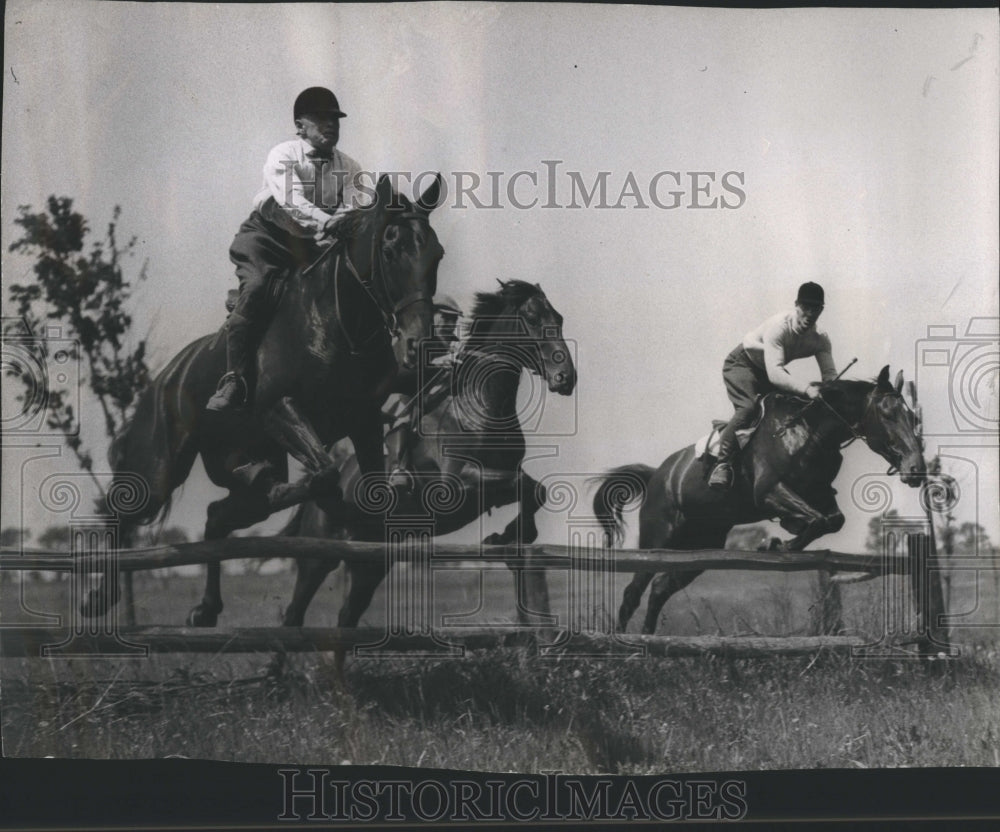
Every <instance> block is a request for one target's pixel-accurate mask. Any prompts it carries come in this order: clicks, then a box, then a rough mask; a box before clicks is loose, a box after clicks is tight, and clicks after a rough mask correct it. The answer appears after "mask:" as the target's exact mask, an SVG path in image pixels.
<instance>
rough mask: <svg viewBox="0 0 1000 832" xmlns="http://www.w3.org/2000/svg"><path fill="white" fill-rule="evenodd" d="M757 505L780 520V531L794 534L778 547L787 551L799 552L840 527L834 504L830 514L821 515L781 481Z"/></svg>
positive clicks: (839, 517) (839, 513) (841, 525)
mask: <svg viewBox="0 0 1000 832" xmlns="http://www.w3.org/2000/svg"><path fill="white" fill-rule="evenodd" d="M761 505H763V506H764V508H766V509H768V510H769V511H772V512H774V513H775V514H777V515H778V516H779V517H780V518H781V525H782V527H783V528H786V529H791V530H795V531H797V534H796V536H795V537H793V538H792V539H791V540H789V541H788V542H787V543H785V544H784V546H783V547H782V548H783V549H784V550H785V551H788V552H798V551H801V550H802V549H804V548H805V547H806V546H808V545H809V544H810V543H812V542H813V541H814V540H816V539H817V538H820V537H822V536H823V535H825V534H830V533H832V532H836V531H838V530H839V529H841V528H842V527H843V525H844V515H843V514H841V512H840V511H839V510H838V509H837V508H836V504H834V511H832V512H830V513H824V512H823V511H822V510H820V509H817V508H815V507H813V506H812V505H810V504H809V503H808V502H807V501H806V500H805V499H804V498H803V497H800V496H799V495H798V494H796V493H795V492H794V491H792V489H791V488H789V487H788V486H787V485H785V484H784V483H782V482H779V483H778V484H777V485H775V486H774V487H773V488H771V490H770V491H769V492H768V493H767V495H766V496H765V497H764V498H763V500H761Z"/></svg>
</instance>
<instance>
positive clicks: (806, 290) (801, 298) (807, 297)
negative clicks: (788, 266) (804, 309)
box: [795, 282, 824, 306]
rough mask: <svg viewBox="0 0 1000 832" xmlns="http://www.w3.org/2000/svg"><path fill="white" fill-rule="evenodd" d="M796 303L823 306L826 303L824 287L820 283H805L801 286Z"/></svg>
mask: <svg viewBox="0 0 1000 832" xmlns="http://www.w3.org/2000/svg"><path fill="white" fill-rule="evenodd" d="M795 302H796V303H808V304H811V305H813V306H822V305H823V302H824V298H823V287H822V286H820V285H819V284H818V283H811V282H810V283H803V284H802V285H801V286H799V294H798V297H796V298H795Z"/></svg>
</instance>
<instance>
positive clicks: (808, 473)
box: [594, 366, 926, 633]
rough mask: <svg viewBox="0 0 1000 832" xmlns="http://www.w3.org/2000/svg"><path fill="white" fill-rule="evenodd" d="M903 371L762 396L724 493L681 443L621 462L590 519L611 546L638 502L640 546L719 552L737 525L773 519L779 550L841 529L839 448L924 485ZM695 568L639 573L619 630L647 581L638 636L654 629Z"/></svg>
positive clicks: (703, 461) (605, 480) (703, 462)
mask: <svg viewBox="0 0 1000 832" xmlns="http://www.w3.org/2000/svg"><path fill="white" fill-rule="evenodd" d="M902 384H903V373H902V371H900V372H899V374H898V375H897V376H896V381H895V385H893V384H891V383H890V382H889V367H888V366H886V367H884V368H883V369H882V371H881V373H879V375H878V379H877V380H876V382H875V383H871V382H867V381H844V380H836V381H831V382H827V383H825V384H823V385H822V386H821V388H820V389H821V396H820V398H818V399H815V400H812V401H810V402H806V401H804V400H803V399H800V398H798V397H794V396H789V395H786V394H782V393H769V394H768V395H766V396H764V397H763V399H762V402H761V407H762V410H763V415H762V416H761V417H760V422H759V424H758V426H757V428H756V430H755V431H754V433H753V435H752V437H751V438H750V439H749V442H748V444H747V445H746V447H744V448H743V450H742V452H741V453H740V457H739V462H738V465H737V466H736V467H737V469H738V470H737V481H736V483H735V484H734V487H733V489H732V490H731V491H730V492H719V491H715V490H713V489H710V488H709V487H708V476H709V474H710V472H711V470H712V465H713V463H714V459H709V458H706V457H705V455H701V456H698V455H696V451H695V446H694V445H688V446H687V447H686V448H683V449H682V450H680V451H677V452H676V453H674V454H672V455H671V456H669V457H667V459H666V460H665V461H664V462H663V464H662V465H661V466H660V467H659V468H657V469H656V470H654V469H653V468H652V467H650V466H648V465H642V464H636V465H625V466H622V467H620V468H615V469H614V470H612V471H609V472H608V473H607V474H605V475H604V476H603V477H601V478H599V479H600V483H601V484H600V486H599V487H598V489H597V492H596V493H595V495H594V513H595V515H597V517H598V519H599V521H600V523H601V525H602V526H603V527H604V531H605V535H606V538H607V541H608V545H612V544H613V543H614V542H616V541H617V542H619V543H620V542H621V540H622V538H623V536H624V519H623V516H622V510H623V508H624V507H625V506H626V505H628V504H629V503H630V502H633V501H634V500H637V499H639V498H640V497H641V498H642V504H641V507H640V510H639V548H640V549H663V548H674V549H719V548H722V547H723V546H724V545H725V540H726V535H727V533H728V532H729V530H730V529H731V528H732V527H733V526H736V525H740V524H743V523H752V522H756V521H759V520H767V519H778V520H779V521H780V523H781V526H782V528H784V529H785V530H786V531H789V532H791V533H792V534H794V535H795V537H793V538H792V539H791V540H789V541H787V542H786V543H784V544H783V545H782V547H781V548H783V549H785V550H786V551H799V550H801V549H804V548H805V547H806V546H807V545H808V544H809V543H811V542H812V541H814V540H816V539H817V538H819V537H821V536H822V535H824V534H829V533H831V532H836V531H838V530H839V529H840V528H841V527H842V526H843V524H844V515H843V514H841V512H840V509H839V508H838V507H837V501H836V497H835V493H836V492H835V491H834V489H833V487H832V483H833V481H834V479H835V477H836V476H837V472H838V471H839V470H840V465H841V462H842V457H841V453H840V451H841V448H842V447H843V446H844V444H845V443H850V442H852V441H853V440H855V439H862V440H863V441H864V442H865V444H867V445H868V447H869V448H871V449H872V450H873V451H875V453H877V454H879V455H880V456H882V457H883V458H884V459H886V460H887V461H888V462H889V464H890V466H892V467H891V468H890V473H894V472H896V471H898V472H899V475H900V478H901V479H902V481H903V482H904V483H906V484H907V485H910V486H918V485H920V484H921V483H923V482H924V477H925V473H926V466H925V463H924V457H923V451H922V445H921V441H920V437H919V433H918V429H917V425H916V419H915V416H914V412H913V411H912V410H911V409H910V408H909V407H908V406H907V404H906V403H905V402H904V400H903V397H902V395H901V392H900V391H901V389H902ZM700 574H701V570H691V571H683V572H677V571H671V572H664V573H662V574H660V575H659V576H656V580H655V581H653V578H654V576H655V573H652V572H640V573H636V574H635V575H634V577H633V578H632V582H631V583H630V584H629V585H628V587H626V589H625V593H624V597H623V598H622V603H621V608H620V610H619V613H618V626H619V628H620V630H621V631H622V632H624V631H625V628H626V626H627V625H628V622H629V619H630V618H631V617H632V615H633V613H634V612H635V611H636V609H637V608H638V606H639V601H640V599H641V598H642V593H643V592H644V591H645V589H646V587H647V586H648V585H649V583H650V581H653V587H652V589H651V590H650V594H649V602H648V604H647V607H646V618H645V621H644V622H643V626H642V631H643V633H654V632H655V631H656V622H657V619H658V618H659V615H660V611H661V610H662V609H663V605H664V604H665V603H666V602H667V599H669V598H670V596H671V595H673V594H674V593H675V592H678V591H679V590H681V589H683V588H684V587H685V586H687V585H688V584H689V583H691V581H693V580H694V579H695V578H696V577H697V576H698V575H700Z"/></svg>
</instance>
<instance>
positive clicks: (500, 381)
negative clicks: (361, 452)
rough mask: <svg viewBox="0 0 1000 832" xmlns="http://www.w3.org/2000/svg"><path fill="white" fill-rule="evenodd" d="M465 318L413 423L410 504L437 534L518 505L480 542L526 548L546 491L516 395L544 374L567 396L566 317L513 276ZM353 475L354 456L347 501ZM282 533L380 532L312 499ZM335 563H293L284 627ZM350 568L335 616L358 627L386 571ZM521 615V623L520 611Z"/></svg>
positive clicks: (297, 619) (297, 620)
mask: <svg viewBox="0 0 1000 832" xmlns="http://www.w3.org/2000/svg"><path fill="white" fill-rule="evenodd" d="M472 317H473V322H472V326H471V333H470V335H469V338H468V339H467V340H466V342H465V343H464V345H463V346H462V348H461V350H460V351H459V354H458V359H457V361H456V365H455V368H454V369H453V371H452V377H451V379H450V381H451V385H450V392H449V393H448V395H447V396H446V397H445V398H443V399H442V400H440V401H439V402H438V403H437V404H436V405H431V406H430V409H429V412H427V411H425V412H424V413H423V416H422V418H421V419H420V423H421V429H420V430H419V431H418V432H417V436H416V437H415V445H414V447H413V449H412V455H411V460H412V464H413V467H414V469H415V471H416V477H415V490H414V493H413V494H412V495H411V497H410V499H409V500H408V501H407V502H410V503H413V502H420V503H421V504H422V506H423V511H422V512H421V513H425V514H426V513H428V512H429V513H430V515H431V516H433V518H434V520H435V527H434V528H435V534H448V533H450V532H452V531H455V530H457V529H460V528H462V527H463V526H465V525H467V524H468V523H470V522H471V521H472V520H474V519H475V518H476V517H478V516H479V515H480V514H482V513H483V512H485V511H488V510H491V509H492V508H499V507H501V506H506V505H511V504H512V503H514V502H517V501H518V500H520V505H519V513H518V515H517V517H515V519H514V520H512V521H511V522H510V523H509V524H508V525H507V527H506V528H505V529H504V531H503V532H500V533H494V534H491V535H489V536H488V537H487V538H486V539H485V540H484V543H487V544H492V543H497V544H500V543H511V542H513V541H518V542H521V543H531V542H533V541H534V540H535V538H536V537H537V535H538V529H537V527H536V525H535V514H536V513H537V512H538V510H539V509H540V508H541V507H542V506H543V505H544V504H545V499H546V494H545V489H544V487H543V486H541V485H540V484H539V483H538V482H536V481H535V480H534V479H533V478H532V477H530V476H529V475H528V474H526V473H525V472H524V471H523V470H521V469H520V465H521V462H522V461H523V460H524V455H525V448H526V446H525V440H524V432H523V430H522V428H521V425H520V421H519V418H518V412H517V404H516V402H517V391H518V385H519V384H520V380H521V375H522V370H525V369H526V370H528V371H529V372H532V373H535V374H537V375H540V376H542V377H544V379H545V381H546V383H547V385H548V389H549V390H550V391H551V392H554V393H556V394H558V395H562V396H568V395H570V394H571V393H572V392H573V389H574V388H575V386H576V368H575V366H574V364H573V359H572V356H571V355H570V352H569V350H568V349H567V346H566V342H565V341H564V340H563V334H562V324H563V318H562V316H561V315H560V314H559V313H558V312H557V311H556V310H555V309H554V308H553V307H552V304H551V303H550V302H549V300H548V298H546V296H545V293H544V292H543V291H542V289H541V287H540V286H537V285H532V284H530V283H527V282H524V281H520V280H510V281H506V282H500V289H499V291H496V292H492V293H485V292H479V293H477V295H476V303H475V306H474V308H473V311H472ZM360 474H361V469H360V467H359V465H358V462H357V459H356V458H355V457H350V458H348V460H347V461H346V462H345V464H344V467H343V470H342V475H341V486H342V488H343V491H344V493H345V494H346V495H352V494H358V493H359V491H360V489H361V487H362V485H363V483H362V479H363V478H362V477H361V476H360ZM449 484H450V485H449ZM456 484H459V487H457V488H455V486H456ZM440 486H446V487H447V488H448V489H452V490H451V491H450V494H451V497H450V499H448V500H447V501H445V502H446V503H447V505H441V504H440V503H439V502H436V501H435V498H433V497H432V496H431V495H432V493H434V492H435V491H436V490H437V489H438V488H439V487H440ZM437 493H438V494H440V493H441V492H440V491H437ZM422 495H426V497H427V498H426V499H422ZM401 507H404V508H405V506H402V505H401ZM406 513H408V514H410V513H412V509H411V508H407V510H406ZM281 534H282V535H286V536H302V537H319V538H322V537H338V538H341V539H349V540H350V539H353V540H365V539H367V540H382V539H383V535H384V531H383V527H382V526H381V525H379V524H366V523H364V522H358V523H355V524H348V525H347V526H345V525H344V524H343V523H340V522H339V521H338V520H337V519H336V518H334V517H331V515H330V514H329V513H327V512H324V511H322V510H321V509H320V507H319V506H317V505H316V504H315V503H304V504H303V505H301V506H300V507H299V508H298V510H297V512H296V514H295V515H294V516H293V517H292V520H291V521H290V523H289V524H288V526H287V527H286V529H285V530H284V531H283V532H282V533H281ZM338 565H339V562H338V561H335V560H334V561H330V560H321V559H313V558H298V560H297V566H298V569H297V575H296V580H295V588H294V591H293V594H292V600H291V602H290V603H289V605H288V607H287V609H286V610H285V614H284V617H283V621H282V623H283V625H284V626H290V627H301V626H302V624H303V620H304V617H305V612H306V608H307V607H308V606H309V603H310V602H311V601H312V598H313V596H314V595H315V594H316V591H317V590H318V589H319V587H320V585H321V584H322V582H323V580H324V579H325V578H326V576H327V574H329V572H330V571H332V570H333V569H335V568H336V567H337V566H338ZM348 571H349V573H350V590H349V593H348V597H347V599H346V601H345V603H344V605H343V607H342V608H341V610H340V612H339V616H338V626H340V627H354V626H356V625H357V623H358V620H359V619H360V617H361V615H362V613H364V611H365V610H366V609H367V608H368V605H369V604H370V603H371V599H372V595H373V594H374V592H375V589H376V588H377V587H378V585H379V584H380V583H381V581H382V580H383V578H384V577H385V575H386V566H385V564H384V563H383V564H367V563H358V562H353V563H349V564H348ZM541 591H542V592H544V582H542V584H541ZM519 615H521V616H522V617H523V618H524V619H525V620H527V615H526V611H525V610H522V609H520V607H519Z"/></svg>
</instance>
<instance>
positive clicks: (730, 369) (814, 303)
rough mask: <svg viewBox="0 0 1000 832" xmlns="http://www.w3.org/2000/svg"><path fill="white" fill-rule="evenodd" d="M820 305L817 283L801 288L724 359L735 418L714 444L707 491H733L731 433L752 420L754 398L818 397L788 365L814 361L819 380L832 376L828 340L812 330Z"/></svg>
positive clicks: (833, 369) (820, 291) (816, 390)
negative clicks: (778, 394) (775, 394)
mask: <svg viewBox="0 0 1000 832" xmlns="http://www.w3.org/2000/svg"><path fill="white" fill-rule="evenodd" d="M823 303H824V295H823V287H822V286H820V285H819V284H818V283H803V284H802V285H801V286H800V287H799V292H798V296H797V297H796V298H795V309H794V310H792V311H791V312H781V313H779V314H777V315H774V316H773V317H771V318H768V319H767V320H766V321H764V323H762V324H761V325H760V326H758V327H757V328H756V329H753V330H751V331H750V332H748V333H747V334H746V335H745V336H744V338H743V342H742V343H741V344H739V345H738V346H737V347H736V348H735V349H734V350H733V351H732V352H731V353H729V355H728V356H726V360H725V362H724V363H723V365H722V379H723V381H724V382H725V384H726V393H727V394H728V395H729V400H730V401H731V402H732V403H733V407H734V408H735V409H736V413H735V415H734V416H733V418H732V419H731V420H730V421H729V424H728V425H726V428H725V430H723V432H722V436H721V437H720V439H719V459H718V463H717V464H716V466H715V468H714V470H713V471H712V475H711V476H710V477H709V480H708V484H709V486H711V487H712V488H716V489H722V490H725V489H729V488H731V487H732V485H733V480H734V473H733V454H734V453H735V451H736V431H737V430H739V429H740V428H745V427H748V426H749V425H750V423H751V422H752V421H753V414H754V407H755V405H756V402H757V398H758V397H759V396H762V395H764V394H765V393H769V392H771V391H772V390H781V391H784V392H788V393H796V394H798V395H800V396H807V397H808V398H810V399H813V398H816V397H817V396H818V395H819V385H820V382H818V381H813V382H810V383H809V384H800V383H799V382H797V381H796V380H795V379H793V378H792V376H791V375H790V374H789V372H788V370H787V369H786V365H787V364H788V363H789V362H791V361H795V360H796V359H799V358H808V357H809V356H813V357H815V359H816V363H817V364H818V365H819V370H820V374H821V377H822V380H823V381H830V380H832V379H834V378H836V377H837V370H836V367H835V366H834V363H833V354H832V351H831V347H830V337H829V336H828V335H827V334H826V333H825V332H820V331H819V330H817V329H816V321H817V319H818V318H819V316H820V314H821V313H822V312H823Z"/></svg>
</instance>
